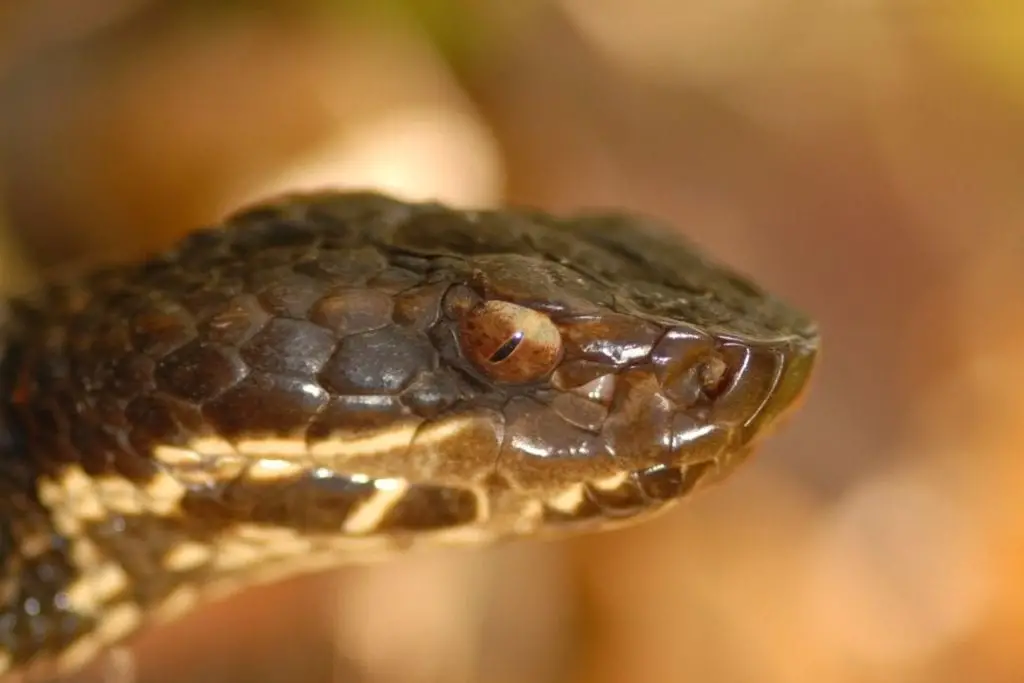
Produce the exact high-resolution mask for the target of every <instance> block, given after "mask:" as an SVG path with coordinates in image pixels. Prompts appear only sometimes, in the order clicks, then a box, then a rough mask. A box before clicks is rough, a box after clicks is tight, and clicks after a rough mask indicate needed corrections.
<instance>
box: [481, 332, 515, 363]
mask: <svg viewBox="0 0 1024 683" xmlns="http://www.w3.org/2000/svg"><path fill="white" fill-rule="evenodd" d="M522 341H523V333H522V331H517V332H516V333H515V334H513V335H512V336H511V337H509V338H508V339H507V340H505V343H504V344H502V345H501V346H499V347H498V350H497V351H495V352H494V353H492V354H491V357H490V358H488V360H489V361H490V362H492V363H500V362H501V361H503V360H507V359H508V357H509V356H511V355H512V352H513V351H515V350H516V349H517V348H519V344H520V343H521V342H522Z"/></svg>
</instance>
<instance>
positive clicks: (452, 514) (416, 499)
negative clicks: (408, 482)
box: [378, 485, 479, 533]
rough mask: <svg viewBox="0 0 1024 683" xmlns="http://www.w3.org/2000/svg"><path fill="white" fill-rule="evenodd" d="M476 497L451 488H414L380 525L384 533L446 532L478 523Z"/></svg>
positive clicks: (462, 490) (423, 486)
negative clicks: (446, 530) (445, 530)
mask: <svg viewBox="0 0 1024 683" xmlns="http://www.w3.org/2000/svg"><path fill="white" fill-rule="evenodd" d="M477 508H478V505H477V499H476V495H474V494H473V493H472V492H471V491H467V490H464V489H459V488H452V487H447V486H425V485H420V486H414V487H413V488H412V489H411V490H410V491H409V492H408V493H406V494H405V495H404V496H402V498H400V499H399V500H398V502H397V503H396V504H395V506H394V507H392V508H391V509H390V510H388V512H387V514H386V515H385V516H384V518H383V520H382V521H381V523H380V525H379V527H378V528H379V530H380V531H382V532H384V533H389V532H395V533H407V532H414V531H442V530H444V529H448V528H451V527H457V526H463V525H467V524H471V523H473V522H475V521H476V519H477V515H478V514H479V513H478V510H477Z"/></svg>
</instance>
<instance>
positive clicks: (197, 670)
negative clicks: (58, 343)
mask: <svg viewBox="0 0 1024 683" xmlns="http://www.w3.org/2000/svg"><path fill="white" fill-rule="evenodd" d="M328 185H330V186H359V187H366V186H372V187H376V188H380V189H384V190H388V191H391V192H394V193H396V194H399V195H402V196H405V197H409V198H438V199H442V200H444V201H447V202H451V203H454V204H459V205H494V204H501V203H515V204H528V205H534V206H538V207H542V208H545V209H550V210H566V209H575V208H581V207H596V206H617V207H622V208H627V209H630V210H633V211H638V212H642V213H647V214H652V215H655V216H659V217H662V218H664V219H667V220H669V221H671V222H673V223H675V224H677V225H678V226H679V227H680V229H681V230H683V231H685V232H686V233H687V234H688V235H690V236H691V237H692V238H693V239H695V240H696V241H698V242H699V243H701V244H703V245H704V246H705V247H706V249H708V250H709V251H711V252H712V253H714V254H715V255H717V256H718V257H719V258H721V259H723V260H726V261H729V262H731V263H733V264H735V265H736V266H738V267H740V268H741V269H743V270H745V271H747V272H749V273H750V274H752V275H753V276H754V277H755V278H756V279H758V280H760V281H762V282H763V283H765V284H766V285H767V286H768V287H769V288H770V289H772V290H774V291H776V292H777V293H779V294H780V295H783V296H784V297H785V298H787V299H788V300H790V301H792V302H793V303H796V304H798V305H799V306H801V307H802V308H804V309H806V310H808V311H810V312H812V313H813V314H814V315H815V316H816V317H817V318H818V319H819V321H820V322H821V326H822V330H823V333H824V337H825V354H824V357H823V361H822V363H821V364H820V366H819V372H818V374H817V377H816V379H815V382H814V385H813V387H812V391H811V392H810V394H809V395H808V397H807V401H806V403H805V406H804V408H803V409H802V410H801V411H800V412H798V413H797V414H796V415H795V416H794V417H793V419H792V420H791V421H790V423H789V424H787V425H786V426H785V428H784V429H783V430H781V431H780V432H779V433H778V434H777V435H776V436H774V437H773V438H772V439H771V440H770V441H769V442H768V443H767V444H766V445H765V447H764V448H763V449H762V450H761V452H760V455H759V457H758V458H757V459H756V460H755V462H754V463H753V464H751V465H749V466H748V467H747V468H746V469H745V471H743V472H742V473H740V474H738V475H736V476H735V477H734V478H733V479H732V480H730V481H729V482H728V483H727V484H726V485H724V486H721V487H717V488H714V489H711V490H709V491H706V492H704V493H703V494H701V495H700V496H698V497H697V498H695V499H694V500H693V501H692V502H689V503H687V504H685V505H683V506H681V507H680V508H678V509H677V510H675V511H674V512H673V513H671V514H669V515H667V516H665V517H663V518H661V519H659V520H657V521H655V522H653V523H651V524H648V525H644V526H640V527H637V528H634V529H630V530H624V531H621V532H614V533H608V534H604V535H599V536H594V537H587V538H580V539H576V540H573V541H570V542H566V543H557V544H552V543H548V544H542V543H530V542H524V543H517V544H514V545H511V546H506V547H502V548H497V549H493V550H486V551H482V552H481V551H453V552H438V553H432V554H429V555H419V556H410V557H406V558H403V559H401V560H399V561H396V562H394V563H390V564H387V565H383V566H378V567H370V568H352V569H344V570H341V571H339V572H336V573H332V574H330V575H327V576H318V577H313V578H308V577H307V578H302V579H297V580H294V581H290V582H288V583H285V584H281V585H277V586H271V587H267V588H263V589H257V590H255V591H251V592H248V593H246V594H244V595H240V596H237V597H236V598H235V599H231V600H228V601H226V602H224V603H222V604H218V605H215V606H211V607H210V608H207V609H204V610H202V611H200V612H198V613H196V614H193V615H191V616H189V617H188V618H186V619H184V620H183V621H182V622H180V623H177V624H173V625H170V626H167V627H163V628H159V629H154V630H153V631H151V632H148V633H146V634H144V635H143V636H142V637H141V638H139V639H138V640H137V642H136V646H135V652H136V653H137V655H138V658H137V659H138V662H137V663H138V676H137V680H138V681H139V683H150V682H161V683H163V682H166V683H171V682H177V681H209V682H211V683H215V682H216V683H221V682H224V683H227V682H235V681H237V682H243V681H244V682H246V683H271V682H282V683H283V682H289V683H294V682H298V681H303V682H309V683H318V682H324V683H328V682H329V683H351V682H355V681H360V682H363V681H365V682H368V683H369V682H372V683H377V682H380V683H392V682H395V683H398V682H401V683H425V682H428V681H430V682H433V681H444V682H445V683H461V682H465V683H548V682H550V683H627V682H628V683H647V682H651V683H667V682H673V683H674V682H677V681H678V682H680V683H689V682H700V683H734V682H746V681H751V682H756V683H805V682H806V683H811V682H814V683H861V682H867V683H890V682H892V683H964V682H965V681H984V682H985V683H1019V682H1020V681H1024V652H1022V645H1024V581H1022V580H1021V577H1022V576H1024V514H1022V513H1024V505H1022V504H1021V503H1019V502H1018V496H1020V495H1021V493H1020V492H1021V491H1022V490H1024V458H1022V457H1021V451H1020V450H1018V449H1020V448H1021V447H1022V446H1024V420H1022V419H1021V418H1022V408H1024V360H1022V354H1021V352H1020V347H1021V339H1022V338H1024V316H1022V315H1021V309H1022V304H1024V5H1022V4H1021V3H1019V2H1015V1H1014V0H989V1H988V2H982V1H981V0H960V1H958V2H955V1H954V0H931V1H929V2H914V1H913V0H888V1H883V0H761V1H755V0H714V1H711V0H702V1H693V2H685V1H681V0H517V1H516V2H512V1H505V2H494V1H492V2H488V1H486V0H476V1H473V0H433V1H430V0H379V1H376V2H374V1H373V0H362V1H355V0H351V1H349V2H341V1H336V2H326V1H321V2H311V1H305V2H271V1H265V2H259V3H257V2H248V3H247V2H238V1H234V2H229V1H227V0H208V1H206V2H202V1H198V0H193V1H184V0H179V1H178V2H158V1H153V0H90V2H88V3H85V2H80V1H76V0H7V2H5V3H4V5H3V8H2V9H0V223H4V224H5V230H4V234H3V239H2V242H3V252H2V254H0V259H2V260H0V285H2V286H3V287H4V288H5V289H6V290H7V291H19V290H21V289H22V288H24V287H26V286H28V285H29V284H30V283H31V282H32V281H33V280H34V278H35V277H37V273H38V272H39V269H45V268H54V267H61V266H66V265H68V264H72V263H77V262H83V261H91V260H96V259H99V258H114V257H117V258H125V257H132V256H137V255H141V254H143V253H145V252H148V251H151V250H153V249H156V248H159V247H162V246H166V245H168V244H169V243H171V242H172V241H174V239H175V238H176V237H177V236H180V235H181V234H182V233H184V232H185V231H187V230H188V229H190V228H193V227H196V226H197V225H199V224H203V223H209V222H212V221H215V220H217V219H218V218H219V217H221V216H222V215H223V214H224V213H225V212H226V211H227V210H229V209H231V208H233V207H235V206H237V205H238V204H240V203H242V202H245V201H247V200H249V199H252V198H256V197H260V196H262V195H266V194H272V193H275V192H279V191H283V190H291V189H302V188H314V187H322V186H328Z"/></svg>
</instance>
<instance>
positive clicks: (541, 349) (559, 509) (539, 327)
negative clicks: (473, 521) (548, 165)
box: [435, 224, 816, 531]
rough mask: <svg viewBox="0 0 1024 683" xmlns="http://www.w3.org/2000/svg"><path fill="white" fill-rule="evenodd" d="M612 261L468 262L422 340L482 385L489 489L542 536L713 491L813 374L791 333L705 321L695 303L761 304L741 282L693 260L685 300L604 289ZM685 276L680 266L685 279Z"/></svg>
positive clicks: (647, 290)
mask: <svg viewBox="0 0 1024 683" xmlns="http://www.w3.org/2000/svg"><path fill="white" fill-rule="evenodd" d="M584 225H585V224H584ZM579 226H580V224H576V227H577V228H579ZM648 230H650V229H648ZM643 234H644V233H641V235H643ZM603 236H604V238H605V239H608V233H607V232H605V233H604V235H603ZM627 237H630V238H631V239H632V240H636V239H637V235H636V234H635V231H634V232H632V233H631V235H630V236H627ZM662 239H666V238H665V236H662ZM666 244H668V245H671V244H672V241H671V237H670V236H669V238H668V241H667V242H666ZM619 247H620V248H619V249H618V250H617V251H616V252H613V253H612V258H615V259H617V260H618V262H617V263H616V264H609V263H608V254H607V253H601V252H600V251H598V250H596V249H595V250H593V251H591V252H590V253H586V254H582V255H579V254H577V256H578V257H579V258H578V260H568V259H565V258H564V257H563V258H562V259H555V258H551V251H549V252H548V258H546V259H545V258H537V257H535V256H530V255H513V256H509V255H502V256H500V257H494V256H490V255H482V256H479V257H477V258H475V259H473V260H472V268H473V271H472V277H471V278H470V279H469V283H470V284H469V285H468V286H456V287H453V288H452V289H451V290H449V291H448V293H447V295H446V297H445V302H444V306H443V309H444V311H445V314H446V315H447V317H448V319H449V320H450V321H451V322H450V323H448V324H447V325H446V324H441V325H440V326H439V327H438V329H439V330H440V334H435V340H436V342H437V344H438V346H439V348H441V349H442V356H443V357H444V358H445V359H446V361H447V362H448V363H449V364H450V365H452V366H453V367H455V368H457V369H458V370H459V371H460V372H462V373H465V374H466V375H468V376H470V377H472V378H473V380H474V381H475V382H476V384H477V386H481V387H484V389H483V390H481V391H480V394H482V395H483V398H482V399H481V398H479V397H478V399H477V401H476V403H477V404H491V405H494V406H496V407H495V408H492V411H493V412H496V413H497V414H498V415H492V417H491V418H490V420H491V422H492V423H493V424H498V425H500V426H501V429H500V430H495V432H494V434H493V436H490V437H489V438H488V441H492V440H493V443H489V448H488V452H493V451H494V450H495V449H496V450H497V457H496V459H495V465H494V473H495V476H494V477H493V478H492V480H491V481H492V484H491V485H492V486H495V485H494V484H493V482H494V481H497V482H499V484H498V485H496V488H497V489H498V491H499V492H502V491H504V490H506V489H507V490H508V491H511V492H515V493H518V494H519V497H520V498H522V499H524V500H525V501H526V502H525V503H521V505H523V506H525V507H526V508H529V507H530V503H531V502H532V503H533V508H532V512H533V517H532V519H533V520H534V523H535V524H537V525H540V527H541V528H542V530H543V531H547V530H553V531H561V530H562V529H565V528H580V527H587V526H590V527H595V526H604V525H607V524H608V523H609V522H614V521H616V520H634V519H637V518H641V517H645V516H647V513H651V512H655V511H660V510H662V509H664V508H665V507H667V504H668V503H671V502H674V501H676V500H678V499H680V498H682V497H684V496H685V495H687V494H689V493H690V492H691V491H693V490H694V489H695V488H697V487H698V486H699V485H702V484H706V483H709V482H712V481H716V480H719V479H721V478H723V477H724V476H725V475H727V474H728V473H729V472H731V471H733V470H734V469H735V466H736V465H738V464H739V463H741V462H742V461H743V460H744V459H745V457H746V456H747V455H748V454H749V453H750V452H751V451H752V449H753V447H754V445H755V444H756V443H757V441H759V440H760V438H761V437H763V436H764V435H765V434H767V433H768V432H769V431H771V429H770V428H771V427H773V426H774V425H775V424H776V423H777V422H778V421H779V419H780V418H781V417H783V416H784V415H786V414H788V413H789V411H790V410H791V408H792V407H793V406H794V405H795V403H796V402H797V399H798V398H800V397H801V396H802V395H803V393H804V388H805V386H806V383H807V380H808V377H809V375H810V373H811V370H812V367H813V365H814V360H815V352H816V345H815V343H813V342H812V341H810V340H809V339H808V337H807V336H806V335H805V334H803V333H801V332H806V330H802V331H800V332H797V331H787V330H779V329H774V328H770V326H767V325H766V326H764V327H763V328H755V326H752V325H749V324H740V325H733V326H730V325H729V324H728V320H729V318H728V315H727V314H726V315H723V313H727V309H726V308H725V307H724V306H722V307H720V310H718V311H717V313H718V316H717V318H715V317H712V316H711V315H708V309H709V303H712V304H713V303H716V302H715V301H710V302H709V299H726V300H728V299H729V297H730V295H731V296H733V297H737V298H740V297H742V298H743V300H746V301H749V300H750V299H751V298H753V297H757V298H758V300H760V301H761V302H767V301H770V299H768V296H767V295H766V294H764V293H763V292H762V291H761V290H759V289H758V288H757V287H756V286H755V285H753V284H751V283H749V282H748V281H746V280H744V279H743V278H742V277H741V276H739V275H737V274H735V273H732V272H730V271H727V270H725V269H724V268H722V267H720V266H711V265H709V264H708V263H707V262H706V261H703V260H702V261H699V262H698V264H697V265H699V266H700V267H702V268H705V269H706V272H705V273H704V275H705V280H704V286H705V288H706V291H705V292H704V293H703V298H704V301H703V302H697V301H693V299H695V298H696V297H694V295H693V293H691V292H687V293H686V294H684V293H683V292H680V291H678V289H677V290H676V291H671V287H672V284H673V282H678V278H675V279H673V278H672V277H666V273H665V271H664V270H660V271H659V269H657V268H655V269H654V271H653V277H652V273H651V272H650V271H640V270H639V269H633V272H632V273H630V275H631V277H628V278H624V279H622V280H618V279H615V278H613V277H611V274H612V273H614V272H615V270H616V269H617V270H619V271H621V270H623V264H624V263H625V264H629V263H630V261H629V259H628V258H627V257H625V256H623V253H624V251H623V250H624V249H625V248H626V247H625V246H624V245H619ZM634 248H635V247H634ZM578 249H579V247H578V246H577V250H578ZM562 253H564V252H562ZM570 253H571V252H570ZM625 253H626V254H628V253H629V252H625ZM690 253H692V252H690ZM656 254H658V252H657V251H652V252H649V254H648V255H647V256H645V257H644V260H643V261H642V262H643V263H645V265H646V264H647V263H648V262H649V261H650V260H652V259H653V260H655V262H657V257H656V256H655V255H656ZM602 265H604V266H605V268H606V269H607V270H608V271H610V272H601V270H600V268H601V266H602ZM627 270H628V268H627ZM524 274H527V275H528V276H527V277H524ZM699 275H700V273H699V272H697V273H695V272H694V264H693V263H691V269H690V270H689V271H687V276H688V277H695V276H697V277H698V279H699ZM677 287H678V285H677ZM687 298H689V299H690V301H688V300H687ZM701 306H703V308H701ZM682 309H688V310H682ZM695 311H701V313H700V314H696V315H695ZM735 317H737V318H738V317H739V316H738V315H736V316H735ZM747 322H748V323H749V322H750V321H749V320H748V321H747ZM699 323H704V324H699ZM495 396H497V397H499V398H497V399H496V398H495ZM471 403H472V402H471ZM470 448H471V446H467V447H464V448H462V449H460V450H459V452H461V453H465V452H467V451H468V450H469V449H470ZM515 493H505V496H506V497H510V498H516V497H517V496H516V495H515ZM499 499H500V496H499ZM520 521H521V520H520ZM532 528H533V527H532V526H531V529H532Z"/></svg>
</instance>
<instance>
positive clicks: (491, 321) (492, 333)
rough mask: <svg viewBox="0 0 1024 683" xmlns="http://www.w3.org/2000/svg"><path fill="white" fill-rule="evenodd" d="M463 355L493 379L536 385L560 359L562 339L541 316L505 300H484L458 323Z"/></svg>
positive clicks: (544, 317)
mask: <svg viewBox="0 0 1024 683" xmlns="http://www.w3.org/2000/svg"><path fill="white" fill-rule="evenodd" d="M459 339H460V342H461V345H462V353H463V354H465V356H466V357H467V358H468V359H469V360H470V361H471V362H472V363H473V365H475V366H476V367H477V368H479V369H480V370H481V371H482V372H484V373H485V374H487V376H489V377H491V378H492V379H495V380H498V381H499V382H507V383H509V384H523V383H527V382H535V381H537V380H539V379H541V378H543V377H545V376H546V375H548V374H549V373H550V372H551V371H552V370H554V369H555V366H556V365H557V364H558V361H559V360H560V359H561V356H562V336H561V334H559V332H558V328H557V327H555V324H554V323H553V322H551V319H550V318H548V317H547V316H546V315H544V314H543V313H539V312H537V311H535V310H533V309H531V308H526V307H525V306H518V305H516V304H512V303H509V302H507V301H486V302H484V303H481V304H479V305H478V306H476V307H475V308H473V309H472V310H471V311H469V312H468V313H467V314H466V315H465V316H464V317H463V318H462V319H461V321H460V323H459Z"/></svg>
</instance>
